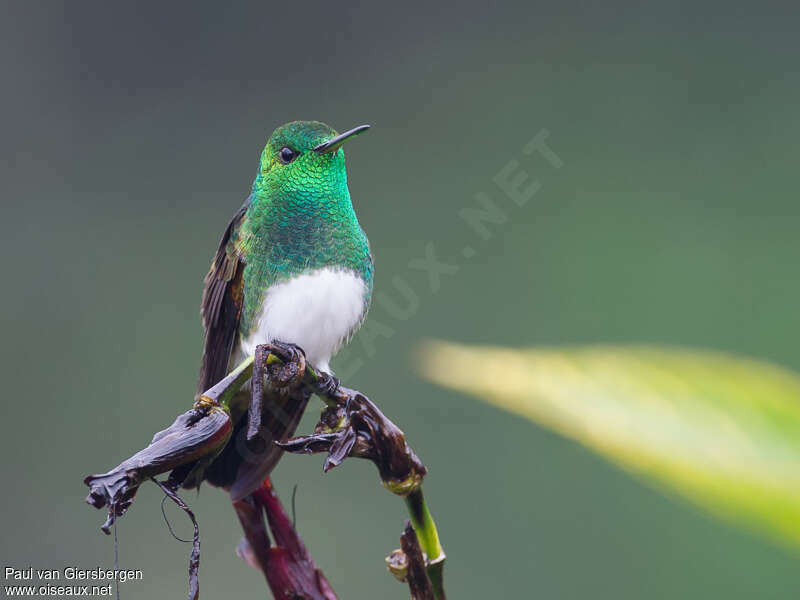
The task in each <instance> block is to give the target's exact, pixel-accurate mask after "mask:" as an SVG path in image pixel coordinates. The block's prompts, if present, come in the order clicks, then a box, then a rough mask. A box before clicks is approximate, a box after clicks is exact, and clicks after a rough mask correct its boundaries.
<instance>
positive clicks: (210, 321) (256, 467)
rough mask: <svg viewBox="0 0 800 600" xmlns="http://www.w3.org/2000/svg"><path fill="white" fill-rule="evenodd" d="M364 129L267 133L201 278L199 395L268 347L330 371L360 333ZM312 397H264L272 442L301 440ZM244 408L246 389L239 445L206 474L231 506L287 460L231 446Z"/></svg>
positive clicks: (366, 260) (234, 407)
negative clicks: (351, 159)
mask: <svg viewBox="0 0 800 600" xmlns="http://www.w3.org/2000/svg"><path fill="white" fill-rule="evenodd" d="M367 129H369V126H368V125H361V126H359V127H355V128H353V129H350V130H348V131H345V132H344V133H341V134H340V133H337V132H336V131H335V130H334V129H332V128H331V127H329V126H328V125H325V124H324V123H320V122H318V121H293V122H291V123H287V124H285V125H282V126H280V127H278V128H277V129H276V130H275V131H274V132H273V133H272V135H271V136H270V138H269V140H268V141H267V144H266V146H265V147H264V150H263V152H262V153H261V157H260V161H259V165H258V171H257V173H256V177H255V180H254V181H253V185H252V188H251V190H250V194H249V196H248V197H247V200H246V201H245V202H244V204H243V205H242V207H241V208H240V209H239V210H238V211H237V212H236V214H234V215H233V218H232V219H231V221H230V222H229V223H228V226H227V227H226V229H225V231H224V233H223V235H222V239H221V240H220V243H219V247H218V249H217V252H216V255H215V256H214V259H213V261H212V263H211V268H210V269H209V271H208V274H207V275H206V278H205V287H204V290H203V297H202V307H201V313H202V317H203V327H204V330H205V342H204V347H203V358H202V366H201V369H200V377H199V382H198V393H202V392H203V391H205V390H207V389H208V388H210V387H211V386H213V385H214V384H215V383H217V382H218V381H219V380H221V379H222V378H223V377H224V376H225V375H226V374H227V373H228V372H229V371H230V370H231V369H232V368H233V367H234V366H235V365H237V364H238V363H239V362H240V361H241V360H242V359H244V358H245V357H247V356H249V355H250V354H253V352H254V351H255V349H256V346H258V345H260V344H266V343H270V342H283V343H291V344H294V345H296V346H298V347H300V348H301V349H302V350H303V351H304V353H305V355H306V360H307V361H308V363H309V364H311V365H312V366H314V367H315V368H316V369H318V370H320V371H324V372H326V373H331V368H330V361H331V358H332V357H333V356H334V355H335V354H336V353H337V351H338V350H339V349H340V348H341V347H342V346H343V345H344V344H345V343H346V342H347V341H349V339H350V338H351V336H352V335H353V334H354V333H355V332H356V331H357V330H358V329H359V327H360V326H361V324H362V323H363V321H364V318H365V317H366V314H367V310H368V309H369V305H370V300H371V297H372V285H373V272H374V266H373V259H372V254H371V252H370V246H369V241H368V240H367V236H366V234H365V233H364V230H363V229H362V228H361V225H360V224H359V222H358V218H357V217H356V213H355V210H354V209H353V203H352V202H351V199H350V192H349V190H348V187H347V171H346V169H345V156H344V150H343V148H342V145H343V144H344V143H345V142H347V141H348V140H350V139H352V138H354V137H355V136H357V135H359V134H361V133H363V132H364V131H366V130H367ZM307 400H308V397H307V396H306V398H305V401H303V400H302V399H300V400H299V401H298V400H297V399H295V400H294V401H293V400H291V399H287V398H282V397H281V396H280V394H272V395H271V397H270V398H266V399H265V401H264V411H265V412H266V411H271V414H270V415H265V416H264V417H262V422H263V425H262V427H264V428H265V432H266V433H267V434H268V435H269V436H271V439H270V440H269V441H270V442H271V440H272V439H275V440H281V439H285V438H286V437H288V436H290V435H292V434H293V433H294V429H295V428H296V427H297V424H298V422H299V420H300V417H301V416H302V413H303V410H304V409H305V402H306V401H307ZM248 404H249V388H248V390H244V389H243V390H242V391H240V393H239V394H237V397H236V399H235V401H234V402H232V403H231V406H230V410H231V417H232V418H233V420H234V422H235V423H236V426H235V430H234V438H233V439H232V440H231V443H229V444H228V446H227V447H226V448H225V450H223V452H222V453H221V454H220V456H218V457H217V458H216V459H215V460H214V462H213V463H211V464H210V465H209V466H208V468H207V469H206V471H205V473H204V477H205V479H206V480H208V481H210V482H211V483H212V484H214V485H218V486H222V487H225V488H226V489H229V490H230V492H231V496H232V497H233V499H234V500H235V499H238V498H241V497H244V496H246V495H247V494H248V493H250V492H251V491H252V490H253V489H255V487H257V485H258V484H260V483H261V481H262V480H263V479H264V478H265V477H266V476H268V475H269V473H270V471H271V470H272V468H273V467H274V465H275V463H276V462H277V460H278V459H279V458H280V455H281V450H280V448H278V447H277V446H275V445H274V444H271V443H270V444H269V446H270V447H269V448H268V449H267V450H266V451H265V452H264V453H263V455H260V456H258V457H257V458H253V457H252V456H244V457H243V456H242V455H243V454H247V452H246V449H244V450H243V449H242V448H241V447H240V444H237V443H235V440H236V439H240V438H241V433H242V432H243V431H244V430H246V428H247V425H246V423H243V422H244V421H247V418H246V416H247V405H248ZM187 487H190V486H187Z"/></svg>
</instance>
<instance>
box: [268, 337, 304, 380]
mask: <svg viewBox="0 0 800 600" xmlns="http://www.w3.org/2000/svg"><path fill="white" fill-rule="evenodd" d="M256 353H257V354H256V357H257V358H259V355H260V356H261V357H263V361H264V363H263V364H264V369H265V370H266V375H267V378H268V379H269V381H270V383H271V384H272V385H273V386H275V387H278V388H285V387H290V386H292V387H293V386H296V385H298V384H299V383H301V382H302V381H303V377H304V376H305V373H306V354H305V352H303V349H302V348H300V346H297V345H295V344H287V343H284V342H279V341H277V340H275V341H272V342H270V343H269V344H263V345H261V346H258V347H256Z"/></svg>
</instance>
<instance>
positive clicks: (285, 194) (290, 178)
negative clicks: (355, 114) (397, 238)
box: [253, 121, 369, 201]
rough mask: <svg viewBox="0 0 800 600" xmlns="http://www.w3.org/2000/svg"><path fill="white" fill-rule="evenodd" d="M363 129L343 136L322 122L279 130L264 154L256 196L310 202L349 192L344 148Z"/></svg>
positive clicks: (364, 127) (295, 123)
mask: <svg viewBox="0 0 800 600" xmlns="http://www.w3.org/2000/svg"><path fill="white" fill-rule="evenodd" d="M367 129H369V125H360V126H359V127H355V128H354V129H350V130H349V131H345V132H344V133H342V134H341V135H340V134H339V133H337V132H336V130H334V129H333V128H331V127H329V126H328V125H326V124H325V123H320V122H319V121H292V122H291V123H287V124H285V125H281V126H280V127H278V128H277V129H276V130H275V131H274V132H273V133H272V135H271V136H270V138H269V141H268V142H267V145H266V146H265V147H264V151H263V152H262V153H261V160H260V162H259V170H258V175H257V176H256V179H255V181H254V182H253V193H255V194H260V195H269V196H273V197H281V198H287V199H290V200H300V199H302V198H308V199H309V200H310V201H313V200H320V199H324V197H326V196H327V197H328V198H330V197H332V196H337V195H338V196H341V195H342V193H344V192H346V190H347V174H346V172H345V166H344V150H342V149H341V147H342V145H343V144H344V143H345V141H347V140H348V139H350V138H352V137H354V136H356V135H358V134H360V133H362V132H364V131H366V130H367Z"/></svg>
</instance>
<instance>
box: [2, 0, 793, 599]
mask: <svg viewBox="0 0 800 600" xmlns="http://www.w3.org/2000/svg"><path fill="white" fill-rule="evenodd" d="M793 10H794V9H793V8H791V7H790V8H788V9H786V11H782V10H774V11H773V10H770V9H768V7H767V6H766V5H760V6H759V8H758V9H755V8H748V3H744V2H736V3H730V2H706V3H695V2H691V3H690V2H671V3H663V2H661V3H652V2H646V3H642V2H636V3H633V2H630V3H626V2H613V3H586V2H560V3H556V2H544V3H542V2H536V3H531V2H515V3H510V4H508V5H504V6H491V5H490V3H485V2H467V3H452V4H450V5H449V6H445V5H443V4H435V5H430V4H421V5H412V4H409V3H394V4H392V5H377V4H367V3H365V4H363V5H357V4H355V3H353V4H348V3H335V2H328V3H318V4H314V5H308V4H305V3H274V4H272V3H265V2H255V1H254V2H237V3H232V4H230V5H229V4H220V3H216V2H172V3H155V2H137V3H122V2H114V3H108V2H81V3H77V2H74V3H56V2H34V1H31V2H9V3H4V10H3V12H4V17H3V18H2V19H0V23H2V24H0V28H2V35H0V44H2V52H1V53H0V63H2V69H3V83H4V86H3V94H2V97H0V115H2V116H1V117H0V118H2V120H3V126H2V131H3V134H2V138H0V147H2V160H1V162H0V170H1V173H0V186H2V199H3V201H2V206H3V209H2V219H0V223H1V225H0V227H2V235H1V236H0V244H1V245H2V248H0V250H1V253H0V256H2V259H0V260H2V263H3V264H2V272H3V278H2V281H3V286H2V287H3V293H2V295H1V296H0V318H2V321H3V335H2V339H3V343H2V345H0V352H2V359H1V360H0V364H2V377H3V382H4V386H3V391H4V394H3V395H4V402H3V408H2V409H0V410H2V421H3V423H4V426H3V436H2V441H1V442H0V444H2V448H1V449H2V454H3V457H4V458H3V461H2V477H3V482H4V485H3V487H4V493H3V494H2V495H0V515H2V516H0V519H1V520H0V533H1V534H2V535H0V537H1V538H2V541H0V548H1V550H0V558H1V559H2V563H3V566H17V567H27V566H34V567H37V568H57V567H64V566H70V565H75V566H78V567H81V568H93V567H97V566H104V567H109V568H110V567H111V566H112V565H113V546H112V540H111V539H110V538H108V537H106V536H104V535H103V534H102V533H101V532H100V531H99V529H98V526H99V525H100V523H101V522H102V520H103V514H102V513H101V512H97V511H95V510H93V509H91V508H89V507H88V506H86V505H85V504H84V503H83V498H84V496H85V494H86V492H87V489H86V488H85V487H84V486H83V484H82V481H81V480H82V478H83V477H84V476H85V475H87V474H88V473H93V472H100V471H105V470H107V469H109V468H111V467H113V466H114V465H116V464H117V463H118V462H119V461H120V460H122V459H124V458H126V457H127V456H129V455H130V454H132V453H133V452H134V451H136V450H138V449H139V448H141V447H143V446H144V445H146V444H147V443H148V442H149V440H150V437H151V435H152V434H153V433H154V432H155V431H157V430H159V429H161V428H162V427H163V426H165V425H167V424H168V423H170V422H171V421H172V419H173V417H174V416H175V415H176V414H177V413H179V412H181V411H183V410H185V409H186V408H187V407H188V406H189V405H190V403H191V401H192V395H193V392H194V387H195V382H196V376H197V372H198V366H199V359H200V350H201V343H202V329H201V326H200V318H199V301H200V293H201V288H202V279H203V276H204V275H205V273H206V270H207V268H208V264H209V261H210V259H211V256H212V253H213V251H214V250H215V248H216V244H217V241H218V239H219V236H220V234H221V233H222V230H223V228H224V226H225V224H226V223H227V221H228V219H229V218H230V216H231V215H232V214H233V212H234V211H235V210H236V209H237V208H238V207H239V206H240V205H241V203H242V201H243V200H244V198H245V197H246V195H247V193H248V191H249V186H250V183H251V181H252V178H253V177H254V175H255V170H256V165H257V160H258V156H259V153H260V151H261V148H262V146H263V144H264V142H265V140H266V138H267V137H268V135H269V134H270V132H271V131H272V130H273V129H274V128H275V127H276V126H278V125H280V124H281V123H283V122H285V121H289V120H293V119H317V120H322V121H325V122H327V123H329V124H331V125H332V126H334V127H335V128H337V129H339V130H344V129H346V128H349V127H352V126H355V125H358V124H360V123H371V124H372V125H373V129H372V131H371V132H370V133H369V135H367V136H364V137H361V138H359V139H358V140H357V141H356V142H353V143H351V144H348V146H347V159H348V171H349V178H350V190H351V194H352V196H353V199H354V203H355V205H356V210H357V212H358V215H359V218H360V221H361V223H362V225H363V227H364V228H365V230H366V231H367V232H368V234H369V237H370V240H371V243H372V247H373V251H374V255H375V259H376V268H377V271H376V280H375V287H376V292H384V293H385V294H386V295H387V296H389V297H391V298H393V299H395V301H397V302H400V303H401V304H402V295H401V294H400V293H399V292H398V291H397V289H396V288H395V286H394V285H393V278H394V277H402V278H403V280H404V281H405V282H407V284H408V285H409V286H410V287H411V288H412V289H413V291H414V295H415V297H416V298H417V302H416V303H415V306H414V307H413V309H412V310H410V311H409V312H408V314H405V315H403V316H402V317H401V318H398V315H397V313H394V314H391V311H387V310H386V308H385V305H381V304H379V303H376V304H375V305H374V307H373V311H372V313H371V316H370V319H369V320H368V324H371V325H373V327H372V328H370V332H371V333H372V335H371V336H368V337H366V338H365V336H364V335H363V334H362V335H361V336H359V337H358V338H356V340H355V341H354V342H353V345H352V346H351V349H350V351H349V352H348V354H347V355H344V356H342V357H341V358H340V360H339V362H338V363H337V362H334V364H333V366H334V368H335V369H336V368H338V369H339V370H340V372H342V373H347V376H348V384H349V385H350V386H352V387H357V388H359V389H361V390H362V391H364V392H366V393H368V394H369V395H370V396H371V397H372V399H373V400H375V401H376V402H378V403H379V405H380V406H381V407H383V409H384V410H385V411H386V413H387V414H388V415H389V416H390V417H391V418H392V419H393V420H394V421H395V422H396V423H398V424H399V425H400V426H401V427H402V428H403V429H404V430H405V431H406V433H407V435H408V438H409V441H410V443H411V444H412V446H413V447H414V449H415V450H416V451H417V453H418V454H419V455H420V456H421V457H422V459H423V460H424V462H425V463H426V464H427V466H428V468H429V470H430V475H429V477H428V479H427V480H426V484H425V488H426V496H427V498H428V500H429V502H430V505H431V509H432V510H433V512H434V515H435V516H436V519H437V522H438V525H439V530H440V533H441V535H442V539H443V542H444V545H445V549H446V550H447V553H448V564H447V571H446V583H447V587H448V591H449V594H450V596H451V597H452V598H454V599H459V598H464V599H466V598H487V597H500V596H503V597H521V598H548V599H549V598H561V599H582V598H588V597H591V598H609V599H612V598H613V599H614V600H621V599H639V598H644V597H647V598H653V599H656V598H664V599H667V598H670V599H672V598H683V599H695V598H696V599H700V598H726V599H727V600H733V599H737V598H742V599H744V598H747V599H750V598H753V597H757V598H775V599H789V598H796V597H798V594H800V578H798V577H797V562H798V558H800V556H799V555H798V552H797V550H791V549H788V548H787V547H781V546H779V545H776V544H772V543H770V542H769V541H765V540H764V539H763V538H761V537H757V536H756V535H754V534H751V533H748V532H746V531H742V530H740V529H737V528H734V527H732V526H730V525H728V524H725V523H722V522H720V521H717V520H715V519H713V518H712V517H709V516H707V515H706V514H705V513H703V512H701V511H699V510H697V509H695V508H694V507H692V506H690V505H689V504H688V503H686V502H685V501H683V500H680V499H677V498H673V497H671V496H669V495H662V494H660V493H658V492H656V491H653V490H652V489H651V488H649V487H646V486H645V485H643V484H641V483H639V482H638V481H636V480H634V479H632V478H631V477H629V476H628V475H627V474H625V473H623V472H622V471H620V470H619V469H617V468H616V467H614V466H611V465H610V464H608V463H607V462H605V461H603V460H602V459H600V458H598V457H596V456H595V455H592V454H590V453H589V452H588V451H587V450H585V449H583V448H582V447H580V446H578V445H577V444H575V443H573V442H570V441H567V440H564V439H562V438H560V437H558V436H557V435H555V434H553V433H550V432H548V431H545V430H543V429H540V428H538V427H536V426H534V425H532V424H530V423H529V422H527V421H524V420H522V419H521V418H518V417H514V416H511V415H508V414H505V413H502V412H500V411H498V410H497V409H494V408H492V407H489V406H487V405H484V404H482V403H480V402H479V401H476V400H474V399H472V398H469V397H466V396H464V395H461V394H458V393H456V392H449V391H444V390H442V389H440V388H436V387H434V386H432V385H430V384H427V383H423V382H422V381H421V380H420V379H419V377H418V376H417V375H416V373H415V370H414V367H413V355H414V352H415V348H416V347H417V344H418V343H419V342H420V341H421V340H422V339H425V338H432V337H435V338H444V339H450V340H454V341H459V342H466V343H492V344H500V345H504V346H528V345H540V344H556V345H559V344H566V343H575V342H579V343H585V342H597V341H602V342H637V343H639V342H644V343H659V344H680V345H684V346H689V347H697V348H712V349H718V350H725V351H731V352H735V353H742V354H747V355H751V356H754V357H758V358H762V359H767V360H770V361H773V362H776V363H778V364H781V365H784V366H788V367H790V368H796V369H798V368H800V354H799V353H798V352H797V348H798V342H797V329H796V325H797V306H798V305H800V278H798V277H797V270H796V257H797V256H798V252H800V236H799V235H798V223H799V219H800V206H799V205H798V201H797V195H796V192H795V185H796V174H797V168H796V162H797V150H796V149H797V139H798V137H800V119H797V105H798V102H799V101H800V73H798V70H797V60H796V57H797V50H798V41H797V31H796V19H795V18H794V15H793V13H792V11H793ZM542 130H547V132H548V133H549V137H548V138H547V143H548V144H549V146H550V147H551V148H552V150H553V151H554V152H556V153H557V155H558V157H559V158H560V159H561V161H563V166H562V167H561V168H559V169H556V168H554V167H553V166H552V164H551V163H550V162H548V161H547V160H545V159H544V158H543V157H542V156H540V155H539V154H538V153H534V154H532V155H526V154H524V153H523V152H522V148H523V146H524V145H525V144H526V143H527V142H528V141H529V140H530V139H531V138H533V136H535V135H536V134H537V133H539V132H541V131H542ZM512 160H516V161H518V163H519V168H520V169H522V170H524V171H525V172H527V173H528V175H529V177H530V179H529V182H530V181H533V180H537V181H538V182H539V184H540V185H541V188H540V190H539V191H538V192H537V193H536V195H535V196H534V197H533V199H531V201H530V202H528V203H527V204H525V205H524V206H523V207H517V206H515V205H513V204H511V203H510V202H509V201H508V200H507V199H506V198H505V197H504V196H503V195H502V193H501V192H499V190H498V187H497V185H496V183H495V182H494V181H493V178H494V177H495V175H496V174H497V173H498V172H499V171H500V170H501V169H502V168H503V167H504V166H506V165H507V164H508V163H509V161H512ZM479 192H484V193H486V194H488V195H489V196H490V197H492V198H493V199H494V200H495V201H496V202H497V203H498V204H499V205H502V206H503V207H504V211H505V214H506V216H507V218H506V220H505V222H503V223H500V224H496V225H491V226H490V231H491V235H490V236H489V239H483V238H481V237H480V236H478V235H476V233H475V231H473V230H472V229H470V227H469V226H468V225H467V224H465V222H464V221H463V219H461V218H460V217H459V211H460V210H462V209H463V208H465V207H473V206H477V202H476V200H475V194H476V193H479ZM431 244H432V246H431ZM467 245H469V246H470V248H472V249H473V250H474V252H473V253H472V254H471V256H469V257H466V256H465V255H464V252H463V251H462V249H463V248H464V247H465V246H467ZM426 246H427V247H428V248H433V249H434V250H435V254H436V256H437V257H438V259H439V260H440V261H443V262H446V263H448V264H449V265H451V267H452V268H451V269H450V270H449V272H448V273H447V274H442V276H441V280H440V281H439V282H438V283H439V285H433V286H432V285H431V283H434V284H435V283H436V282H431V281H430V280H429V277H428V274H427V272H426V271H424V270H419V269H418V268H414V264H415V263H414V261H415V260H419V259H424V258H425V256H426ZM409 263H411V266H409ZM454 270H455V272H453V271H454ZM337 365H338V366H337ZM317 406H318V403H317V405H314V406H313V407H312V408H311V409H310V410H309V414H307V415H306V418H305V420H304V422H303V424H302V425H301V429H305V430H309V429H310V428H311V427H312V426H313V423H314V421H315V420H316V417H317V415H318V409H317ZM321 466H322V459H321V458H320V457H313V458H309V457H293V456H292V457H286V458H284V460H283V461H282V462H281V463H280V465H279V467H278V469H277V470H276V472H275V481H276V486H277V487H278V490H279V491H280V492H282V495H283V497H284V498H288V497H289V495H290V493H291V489H292V486H294V485H295V484H298V486H299V487H298V491H297V500H296V518H297V523H298V528H299V530H300V532H301V533H302V535H303V536H304V538H305V540H306V543H307V544H308V546H309V549H310V551H311V553H312V555H313V556H314V557H315V559H316V560H317V562H318V564H319V565H320V566H321V567H322V568H323V570H324V571H325V573H326V575H327V576H328V578H329V580H330V581H331V582H332V584H333V587H334V589H335V590H336V591H337V592H338V593H339V595H340V597H341V598H372V597H378V596H380V597H386V598H397V599H400V598H405V597H407V590H406V589H405V588H404V587H403V586H401V585H399V584H397V583H395V582H394V581H393V580H392V579H391V577H390V576H389V575H388V574H387V573H386V572H385V568H384V566H383V558H384V556H385V555H387V554H388V553H389V551H390V550H392V549H393V548H395V547H396V546H397V545H398V538H399V534H400V531H401V527H402V524H403V520H404V518H405V512H404V508H403V506H402V503H401V502H399V501H398V500H397V499H396V498H394V497H392V496H391V494H388V493H387V492H385V491H384V490H383V489H382V488H381V486H380V484H379V481H378V478H377V475H376V473H375V471H374V469H373V467H372V466H371V465H369V464H366V463H361V462H358V461H352V462H348V463H346V464H345V465H343V467H342V468H340V469H336V470H334V471H333V472H331V473H329V474H327V475H323V474H322V471H321ZM160 498H161V495H160V494H159V493H157V492H156V490H155V488H154V486H151V485H148V486H144V487H143V488H142V489H141V491H140V492H139V495H138V498H137V501H136V502H135V504H134V506H133V508H132V510H131V511H130V512H129V513H128V514H127V515H126V516H125V517H124V518H123V519H122V520H121V521H120V522H119V542H120V547H119V560H120V566H121V567H124V568H136V569H142V570H143V571H144V580H143V581H140V582H132V583H128V584H124V585H123V586H122V594H123V598H179V597H182V596H183V595H184V594H185V592H186V565H187V560H188V554H189V547H188V546H187V545H185V544H181V543H179V542H177V541H175V540H173V538H172V537H171V536H170V534H169V532H168V531H167V528H166V526H165V524H164V522H163V520H162V518H161V514H160V510H159V501H160ZM185 499H186V500H187V501H188V502H189V503H190V504H191V506H192V507H193V508H194V510H195V512H196V514H197V516H198V519H199V523H200V533H201V541H202V549H201V570H200V583H201V590H202V595H203V597H204V598H220V597H236V598H253V597H265V595H266V594H267V590H266V586H265V584H264V581H263V578H262V577H261V575H260V574H258V573H257V572H256V571H254V570H253V569H252V568H250V567H248V566H246V565H245V564H244V563H243V562H242V561H240V560H239V559H238V558H237V557H236V556H235V554H234V549H235V546H236V544H237V543H238V540H239V538H240V529H239V525H238V522H237V520H236V517H235V515H234V513H233V511H232V510H231V508H230V505H229V502H228V500H227V496H226V494H225V493H223V492H220V491H219V490H216V489H213V488H211V487H208V486H206V487H204V488H203V489H202V490H201V491H200V493H199V495H195V494H194V493H187V494H185ZM167 510H168V514H170V516H171V517H172V522H173V524H174V526H175V528H176V529H177V530H178V532H179V533H180V534H182V535H183V536H184V537H188V536H190V531H191V530H190V526H189V523H188V522H187V521H186V520H185V518H184V517H183V515H182V514H179V513H178V512H177V511H176V510H174V507H172V506H168V507H167Z"/></svg>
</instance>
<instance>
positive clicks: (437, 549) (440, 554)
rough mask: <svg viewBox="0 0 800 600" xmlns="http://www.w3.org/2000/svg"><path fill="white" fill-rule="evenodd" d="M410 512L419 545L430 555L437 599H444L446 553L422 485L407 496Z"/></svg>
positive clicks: (431, 574) (430, 571)
mask: <svg viewBox="0 0 800 600" xmlns="http://www.w3.org/2000/svg"><path fill="white" fill-rule="evenodd" d="M405 501H406V506H407V507H408V514H409V515H410V516H411V524H412V525H413V526H414V531H415V532H416V533H417V538H418V539H419V545H420V547H421V548H422V551H423V552H424V553H425V554H426V555H427V557H428V577H430V580H431V585H432V586H433V595H434V596H435V597H436V599H437V600H444V599H445V593H444V561H445V558H446V556H445V553H444V549H443V548H442V544H441V542H440V541H439V532H438V531H437V530H436V523H435V522H434V520H433V516H432V515H431V513H430V510H428V505H427V503H426V502H425V496H424V495H423V494H422V486H421V485H420V486H419V487H417V488H416V489H415V490H413V491H412V492H410V493H409V494H408V495H407V496H406V497H405Z"/></svg>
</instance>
